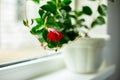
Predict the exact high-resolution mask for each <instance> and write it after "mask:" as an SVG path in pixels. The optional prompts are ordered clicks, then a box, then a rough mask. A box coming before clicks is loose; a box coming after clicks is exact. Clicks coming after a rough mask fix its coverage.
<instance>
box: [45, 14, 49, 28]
mask: <svg viewBox="0 0 120 80" xmlns="http://www.w3.org/2000/svg"><path fill="white" fill-rule="evenodd" d="M47 20H48V16H46V17H45V21H44V28H45V29H48V27H47V26H46V23H47Z"/></svg>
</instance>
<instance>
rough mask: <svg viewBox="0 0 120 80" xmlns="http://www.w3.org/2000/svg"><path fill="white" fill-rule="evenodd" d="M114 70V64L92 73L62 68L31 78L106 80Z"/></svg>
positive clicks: (44, 79) (42, 79)
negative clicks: (79, 72) (76, 72)
mask: <svg viewBox="0 0 120 80" xmlns="http://www.w3.org/2000/svg"><path fill="white" fill-rule="evenodd" d="M114 71H115V66H114V65H112V66H109V67H107V68H106V69H104V70H102V71H101V72H97V73H94V74H75V73H72V72H70V71H69V70H67V69H66V68H63V69H61V70H58V71H55V72H53V73H50V74H47V75H44V76H39V77H37V78H33V79H31V80H106V79H107V78H109V77H110V76H111V75H112V74H113V73H114Z"/></svg>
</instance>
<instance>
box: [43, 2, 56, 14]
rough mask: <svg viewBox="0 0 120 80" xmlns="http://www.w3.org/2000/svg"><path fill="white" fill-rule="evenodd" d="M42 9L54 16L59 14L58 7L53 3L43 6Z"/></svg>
mask: <svg viewBox="0 0 120 80" xmlns="http://www.w3.org/2000/svg"><path fill="white" fill-rule="evenodd" d="M41 9H43V10H46V11H48V12H51V13H53V14H56V12H57V10H56V5H55V4H54V3H52V2H47V4H46V5H43V6H41Z"/></svg>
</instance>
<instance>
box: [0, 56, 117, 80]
mask: <svg viewBox="0 0 120 80" xmlns="http://www.w3.org/2000/svg"><path fill="white" fill-rule="evenodd" d="M114 71H115V66H114V65H112V66H108V67H106V68H104V69H103V70H101V71H100V72H98V73H95V74H89V75H78V74H73V73H71V72H69V71H68V70H67V69H66V68H65V65H64V61H63V57H62V56H61V55H60V54H57V55H53V56H49V57H46V58H45V57H44V58H40V59H36V60H31V61H28V62H23V63H19V64H15V65H11V66H7V67H3V68H0V80H10V79H11V80H79V79H81V80H91V79H92V80H103V79H106V78H108V77H110V76H111V75H112V74H113V73H114Z"/></svg>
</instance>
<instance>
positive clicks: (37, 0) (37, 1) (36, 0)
mask: <svg viewBox="0 0 120 80" xmlns="http://www.w3.org/2000/svg"><path fill="white" fill-rule="evenodd" d="M32 1H33V2H35V3H40V0H32Z"/></svg>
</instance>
